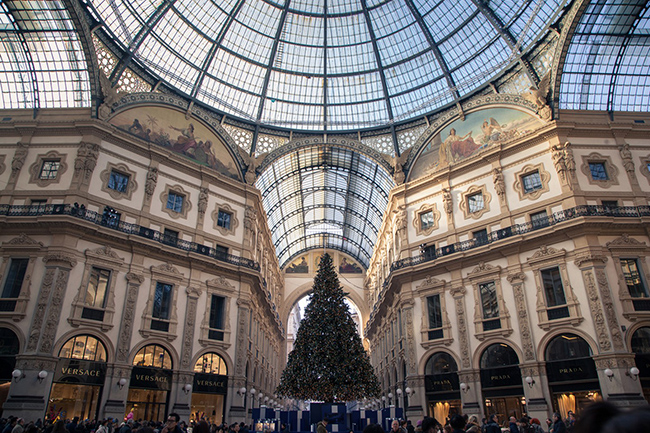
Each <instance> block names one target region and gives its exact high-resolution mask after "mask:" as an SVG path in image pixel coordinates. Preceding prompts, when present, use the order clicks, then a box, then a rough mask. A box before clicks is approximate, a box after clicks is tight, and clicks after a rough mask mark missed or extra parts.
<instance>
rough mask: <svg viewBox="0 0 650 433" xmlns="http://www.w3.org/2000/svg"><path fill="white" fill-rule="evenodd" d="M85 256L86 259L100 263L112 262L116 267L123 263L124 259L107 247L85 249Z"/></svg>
mask: <svg viewBox="0 0 650 433" xmlns="http://www.w3.org/2000/svg"><path fill="white" fill-rule="evenodd" d="M85 254H86V257H93V258H95V259H99V260H102V261H109V262H113V263H115V264H118V265H120V264H122V263H124V259H123V258H121V257H120V256H118V255H117V253H116V252H115V251H113V250H112V249H111V247H110V246H108V245H106V246H103V247H99V248H96V249H94V250H91V249H87V250H86V252H85Z"/></svg>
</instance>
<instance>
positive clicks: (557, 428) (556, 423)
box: [550, 412, 567, 433]
mask: <svg viewBox="0 0 650 433" xmlns="http://www.w3.org/2000/svg"><path fill="white" fill-rule="evenodd" d="M550 433H567V432H566V424H564V421H562V417H561V416H560V414H559V413H557V412H555V413H554V414H553V427H551V430H550Z"/></svg>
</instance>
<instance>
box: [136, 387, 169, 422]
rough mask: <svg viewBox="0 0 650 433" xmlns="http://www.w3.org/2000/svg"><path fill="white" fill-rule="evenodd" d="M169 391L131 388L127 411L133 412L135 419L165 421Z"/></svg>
mask: <svg viewBox="0 0 650 433" xmlns="http://www.w3.org/2000/svg"><path fill="white" fill-rule="evenodd" d="M167 394H168V392H167V391H159V390H153V389H134V388H130V389H129V396H128V398H127V401H126V413H129V412H133V419H144V420H147V421H163V422H164V421H165V415H166V413H167Z"/></svg>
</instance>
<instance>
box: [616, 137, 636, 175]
mask: <svg viewBox="0 0 650 433" xmlns="http://www.w3.org/2000/svg"><path fill="white" fill-rule="evenodd" d="M619 152H620V153H621V158H622V159H623V167H625V171H627V172H628V173H630V174H633V173H634V161H632V152H630V145H629V144H627V143H625V144H623V145H622V146H621V147H620V149H619Z"/></svg>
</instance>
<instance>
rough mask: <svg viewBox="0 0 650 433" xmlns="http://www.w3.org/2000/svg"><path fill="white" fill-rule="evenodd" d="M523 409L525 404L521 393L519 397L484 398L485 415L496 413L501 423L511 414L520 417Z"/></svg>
mask: <svg viewBox="0 0 650 433" xmlns="http://www.w3.org/2000/svg"><path fill="white" fill-rule="evenodd" d="M525 411H526V405H525V400H523V395H522V396H520V397H514V396H513V397H492V398H486V399H485V415H486V416H490V415H492V414H494V413H495V414H497V415H498V416H499V424H501V425H503V423H504V422H506V421H508V419H509V418H510V417H511V416H514V417H515V418H517V419H521V417H522V416H523V415H524V413H525ZM506 424H507V423H506Z"/></svg>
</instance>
